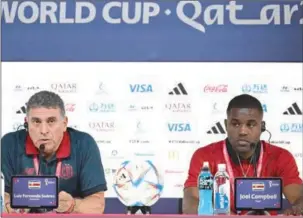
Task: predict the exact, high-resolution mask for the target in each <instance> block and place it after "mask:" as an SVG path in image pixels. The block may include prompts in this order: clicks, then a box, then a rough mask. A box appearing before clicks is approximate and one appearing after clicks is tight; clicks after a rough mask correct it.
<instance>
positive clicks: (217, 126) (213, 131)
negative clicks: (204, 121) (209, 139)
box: [206, 122, 226, 134]
mask: <svg viewBox="0 0 303 218" xmlns="http://www.w3.org/2000/svg"><path fill="white" fill-rule="evenodd" d="M206 133H207V134H225V133H226V132H225V130H224V129H223V126H222V124H221V123H220V122H217V123H216V124H215V125H214V126H213V127H211V129H210V130H208V131H207V132H206Z"/></svg>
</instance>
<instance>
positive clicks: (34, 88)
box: [14, 84, 40, 92]
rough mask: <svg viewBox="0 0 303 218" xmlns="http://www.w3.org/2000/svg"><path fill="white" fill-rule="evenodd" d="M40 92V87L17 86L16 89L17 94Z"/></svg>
mask: <svg viewBox="0 0 303 218" xmlns="http://www.w3.org/2000/svg"><path fill="white" fill-rule="evenodd" d="M38 90H40V87H39V86H36V85H32V86H24V85H19V84H18V85H16V86H15V88H14V91H15V92H24V91H38Z"/></svg>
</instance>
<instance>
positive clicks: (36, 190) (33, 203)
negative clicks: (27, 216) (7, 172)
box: [11, 176, 58, 209]
mask: <svg viewBox="0 0 303 218" xmlns="http://www.w3.org/2000/svg"><path fill="white" fill-rule="evenodd" d="M11 186H12V189H11V207H12V208H50V209H54V208H57V207H58V178H57V177H56V176H12V181H11Z"/></svg>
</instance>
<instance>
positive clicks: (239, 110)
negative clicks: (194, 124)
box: [183, 94, 303, 215]
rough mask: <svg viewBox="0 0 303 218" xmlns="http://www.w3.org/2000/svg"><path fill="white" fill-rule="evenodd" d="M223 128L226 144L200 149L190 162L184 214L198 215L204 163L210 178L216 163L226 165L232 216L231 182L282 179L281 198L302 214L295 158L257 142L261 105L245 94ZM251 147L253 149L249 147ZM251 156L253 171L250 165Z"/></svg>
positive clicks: (232, 107)
mask: <svg viewBox="0 0 303 218" xmlns="http://www.w3.org/2000/svg"><path fill="white" fill-rule="evenodd" d="M225 128H226V131H227V135H228V136H227V138H226V139H225V140H223V141H219V142H215V143H212V144H209V145H207V146H205V147H201V148H199V149H198V150H196V151H195V152H194V154H193V156H192V158H191V162H190V167H189V172H188V178H187V180H186V182H185V184H184V197H183V213H185V214H197V207H198V201H199V196H198V188H197V181H198V175H199V173H200V170H201V167H202V164H203V162H204V161H208V162H209V165H210V169H211V172H212V174H213V175H214V174H215V173H216V172H217V170H218V169H217V166H218V164H219V163H224V164H226V168H227V172H228V174H229V176H230V180H231V212H232V213H233V214H234V213H236V211H235V206H234V194H233V193H234V190H233V182H232V181H233V178H235V177H254V176H257V177H280V178H282V180H283V194H284V195H285V197H286V198H287V199H288V201H289V202H290V203H291V204H296V205H297V207H296V210H293V212H296V213H297V214H298V213H301V212H302V208H298V207H300V205H303V204H302V202H301V201H302V195H301V193H302V180H301V179H300V177H299V172H298V167H297V165H296V162H295V159H294V157H293V156H292V154H291V153H290V152H288V151H287V150H285V149H283V148H280V147H277V146H274V145H271V144H269V143H267V142H265V141H263V140H260V135H261V133H262V132H263V131H265V129H266V127H265V122H264V121H263V109H262V105H261V103H260V101H259V100H258V99H256V98H255V97H253V96H250V95H247V94H243V95H239V96H236V97H235V98H233V99H232V100H231V101H230V102H229V105H228V108H227V119H226V120H225ZM252 143H254V144H255V146H252ZM298 146H299V145H298ZM254 155H256V162H257V166H256V167H254V165H253V164H252V162H253V161H252V159H253V158H254ZM288 212H289V211H288ZM271 214H272V215H274V214H277V212H276V211H274V212H271Z"/></svg>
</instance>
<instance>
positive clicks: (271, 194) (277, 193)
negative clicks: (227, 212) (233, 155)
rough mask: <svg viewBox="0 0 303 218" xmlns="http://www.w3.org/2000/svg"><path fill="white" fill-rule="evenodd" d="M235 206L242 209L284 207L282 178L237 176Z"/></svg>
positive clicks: (276, 208) (278, 208) (277, 208)
mask: <svg viewBox="0 0 303 218" xmlns="http://www.w3.org/2000/svg"><path fill="white" fill-rule="evenodd" d="M235 208H236V210H238V211H241V210H280V209H282V180H281V179H280V178H236V179H235Z"/></svg>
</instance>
